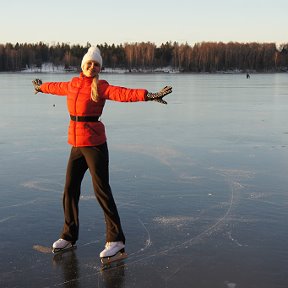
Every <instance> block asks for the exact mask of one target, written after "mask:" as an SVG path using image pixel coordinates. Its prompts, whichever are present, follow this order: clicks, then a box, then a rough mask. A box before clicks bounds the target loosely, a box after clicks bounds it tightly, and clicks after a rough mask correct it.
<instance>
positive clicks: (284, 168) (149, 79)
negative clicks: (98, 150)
mask: <svg viewBox="0 0 288 288" xmlns="http://www.w3.org/2000/svg"><path fill="white" fill-rule="evenodd" d="M72 76H74V75H72V74H20V73H10V74H8V73H1V74H0V101H1V102H0V103H1V105H0V115H1V118H2V120H1V122H0V129H1V138H0V148H1V149H0V161H1V166H0V258H1V262H0V287H1V288H6V287H7V288H8V287H9V288H11V287H19V288H20V287H21V288H26V287H27V288H28V287H29V288H31V287H37V288H38V287H39V288H40V287H41V288H42V287H75V288H78V287H85V288H86V287H105V288H112V287H119V288H126V287H129V288H130V287H137V288H141V287H145V288H147V287H153V288H154V287H157V288H160V287H165V288H175V287H181V288H184V287H189V288H190V287H195V288H218V287H219V288H221V287H223V288H239V287H240V288H280V287H283V288H284V287H285V288H287V285H288V274H287V267H288V248H287V239H288V222H287V218H288V191H287V189H288V188H287V187H288V113H287V112H288V74H287V73H286V74H252V75H251V78H250V79H246V77H245V75H232V74H225V75H194V74H187V75H180V74H147V75H134V74H123V75H122V74H120V75H112V74H107V75H106V74H102V76H101V78H103V79H106V80H108V81H109V82H110V83H111V84H113V85H120V86H126V87H135V88H136V87H137V88H147V89H148V90H149V91H152V92H154V91H158V90H159V89H160V88H162V87H163V86H165V85H171V86H173V91H174V92H173V94H170V95H168V96H167V97H166V98H165V99H167V101H168V103H169V104H168V105H166V106H165V105H160V104H158V103H152V102H149V103H143V102H142V103H116V102H107V104H106V107H105V109H104V113H103V116H102V121H103V122H104V124H105V125H106V131H107V136H108V146H109V149H110V179H111V186H112V190H113V194H114V197H115V200H116V203H117V205H118V209H119V213H120V216H121V220H122V225H123V229H124V232H125V234H126V239H127V246H126V250H127V252H128V254H129V258H128V259H126V260H125V262H124V263H122V264H121V265H119V266H118V267H115V268H113V269H110V270H105V271H101V264H100V260H99V257H98V255H99V252H100V251H101V250H102V249H103V247H104V241H105V235H104V219H103V215H102V211H101V209H100V207H99V205H98V203H97V202H96V199H95V196H94V192H93V190H92V184H91V181H90V176H89V173H87V174H86V176H85V178H84V181H83V185H82V196H81V201H80V225H81V227H80V238H79V241H78V242H77V246H78V247H77V249H76V250H74V251H70V252H67V253H65V254H62V255H60V256H59V255H58V256H56V257H53V255H52V254H45V253H40V252H38V251H36V250H35V249H33V247H35V245H43V246H50V245H51V244H52V243H53V242H54V241H55V240H57V239H58V238H59V234H60V231H61V228H62V224H63V213H62V190H63V185H64V178H65V170H66V163H67V160H68V156H69V152H70V147H69V145H68V144H67V126H68V121H69V117H68V113H67V111H66V102H65V101H66V98H65V97H56V96H52V95H44V94H37V95H34V94H33V87H32V84H31V81H32V80H33V79H34V78H41V79H42V80H43V81H66V80H67V81H68V80H69V79H70V78H71V77H72Z"/></svg>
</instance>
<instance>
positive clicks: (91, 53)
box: [81, 46, 102, 69]
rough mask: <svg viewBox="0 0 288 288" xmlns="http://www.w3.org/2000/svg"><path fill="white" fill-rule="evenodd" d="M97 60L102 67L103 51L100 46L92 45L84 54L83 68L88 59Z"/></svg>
mask: <svg viewBox="0 0 288 288" xmlns="http://www.w3.org/2000/svg"><path fill="white" fill-rule="evenodd" d="M91 60H92V61H96V62H97V63H99V64H100V66H101V67H102V57H101V52H100V50H99V48H98V47H96V46H91V47H90V48H89V49H88V51H87V53H86V54H85V55H84V57H83V59H82V62H81V68H82V69H83V66H84V64H85V63H86V62H87V61H91Z"/></svg>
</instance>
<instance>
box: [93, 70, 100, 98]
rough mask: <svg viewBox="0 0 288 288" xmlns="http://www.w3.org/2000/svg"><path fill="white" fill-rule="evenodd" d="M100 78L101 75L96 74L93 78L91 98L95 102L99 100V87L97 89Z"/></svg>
mask: <svg viewBox="0 0 288 288" xmlns="http://www.w3.org/2000/svg"><path fill="white" fill-rule="evenodd" d="M98 78H99V76H98V75H96V76H95V77H94V78H93V81H92V83H91V99H92V100H93V101H94V102H97V101H98V97H99V95H98V89H97V84H98Z"/></svg>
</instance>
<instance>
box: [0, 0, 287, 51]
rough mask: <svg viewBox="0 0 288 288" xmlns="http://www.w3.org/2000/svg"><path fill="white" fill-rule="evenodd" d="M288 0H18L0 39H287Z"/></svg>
mask: <svg viewBox="0 0 288 288" xmlns="http://www.w3.org/2000/svg"><path fill="white" fill-rule="evenodd" d="M287 11H288V1H287V0H274V1H266V0H250V1H248V0H218V1H217V0H205V1H204V0H202V1H201V0H198V1H195V0H174V1H169V0H146V1H137V0H113V1H111V0H110V1H109V0H102V1H98V0H86V1H79V0H77V1H75V0H70V1H68V0H57V1H56V0H49V1H48V0H47V1H45V2H43V1H39V0H37V1H36V0H26V1H23V0H14V1H11V0H10V1H9V0H8V1H7V0H6V1H3V2H2V3H1V17H0V27H1V32H0V43H2V44H5V43H7V42H11V43H16V42H19V43H24V42H27V43H36V42H39V41H42V42H44V43H47V44H53V43H55V42H56V43H57V42H60V43H62V42H64V43H69V44H81V45H85V44H86V43H87V42H90V43H91V44H94V45H97V44H104V43H105V42H107V43H108V44H112V43H114V44H120V43H122V44H124V43H125V42H128V43H134V42H142V41H144V42H148V41H150V42H153V43H155V44H156V45H157V46H158V45H160V44H161V43H165V42H166V41H172V42H174V41H177V42H178V43H179V44H181V43H186V42H187V43H188V44H190V45H193V44H194V43H197V42H202V41H213V42H218V41H222V42H229V41H238V42H254V41H256V42H276V43H288V29H287V28H288V23H287V22H288V21H287Z"/></svg>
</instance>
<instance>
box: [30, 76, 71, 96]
mask: <svg viewBox="0 0 288 288" xmlns="http://www.w3.org/2000/svg"><path fill="white" fill-rule="evenodd" d="M32 83H33V85H34V89H35V94H37V93H38V92H42V93H45V94H53V95H58V96H66V95H67V92H68V85H69V82H45V83H42V81H41V80H40V79H35V80H33V81H32Z"/></svg>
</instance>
